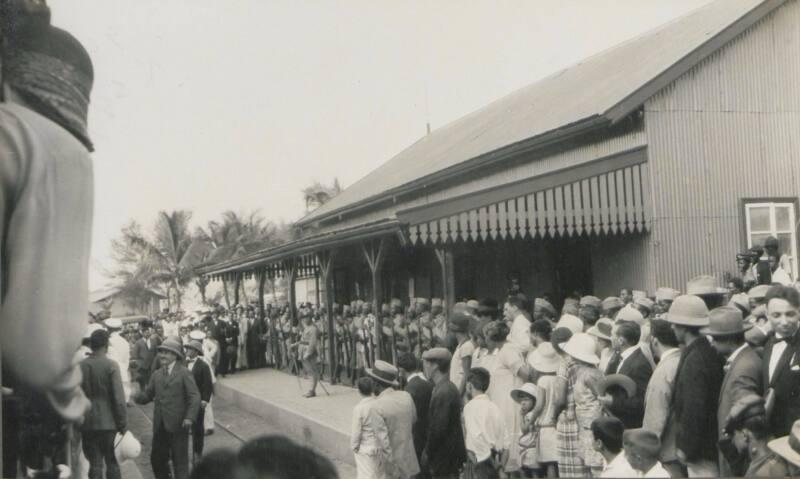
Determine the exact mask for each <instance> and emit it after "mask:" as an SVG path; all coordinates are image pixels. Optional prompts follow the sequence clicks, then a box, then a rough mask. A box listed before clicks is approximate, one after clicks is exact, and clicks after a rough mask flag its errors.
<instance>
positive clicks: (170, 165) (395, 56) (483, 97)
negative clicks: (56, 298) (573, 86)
mask: <svg viewBox="0 0 800 479" xmlns="http://www.w3.org/2000/svg"><path fill="white" fill-rule="evenodd" d="M708 2H709V0H528V1H521V0H518V1H496V0H492V1H488V0H487V1H477V0H473V1H455V0H453V1H446V0H437V1H435V2H433V1H430V0H419V1H409V0H403V1H400V0H398V1H374V0H363V1H355V0H353V1H322V0H319V1H300V0H285V1H273V0H226V1H224V2H221V1H219V0H49V1H48V4H49V5H50V6H51V8H52V10H53V23H54V24H55V25H57V26H60V27H63V28H66V29H67V30H69V31H70V32H72V33H73V34H74V35H75V36H76V37H78V38H79V39H80V40H81V41H82V42H83V43H84V45H85V46H86V48H87V49H88V50H89V53H90V54H91V55H92V58H93V61H94V66H95V88H94V94H93V98H92V105H91V112H90V118H89V121H90V131H91V133H92V136H93V140H94V142H95V146H96V150H97V151H96V152H95V154H94V162H95V220H94V234H93V245H92V277H91V287H92V288H98V287H101V286H103V285H104V284H105V283H106V279H105V278H104V277H103V276H102V274H101V271H102V269H103V267H107V266H109V265H110V258H109V250H110V248H109V243H110V240H111V239H112V238H114V237H115V236H117V235H118V233H119V230H120V228H121V227H122V226H123V225H124V224H125V223H127V222H128V221H130V220H131V219H136V220H137V221H139V222H141V223H142V224H144V225H146V226H147V227H148V228H150V227H151V225H152V222H153V220H154V218H155V215H156V213H157V212H158V211H159V210H173V209H189V210H192V211H193V212H194V222H195V224H196V225H204V224H206V222H207V221H209V220H211V219H215V218H217V217H219V215H220V214H221V213H222V212H223V211H225V210H229V209H232V210H235V211H240V212H248V211H251V210H253V209H257V208H258V209H261V210H262V212H263V213H264V215H265V216H266V217H267V218H269V219H273V220H276V221H280V220H285V221H293V220H295V219H297V218H299V217H300V216H301V215H302V214H303V212H304V203H303V201H302V195H301V193H300V190H301V189H302V188H303V187H305V186H307V185H308V184H310V183H312V182H313V181H314V180H320V181H323V182H326V183H327V182H331V181H332V179H333V178H334V177H338V178H339V181H340V182H341V183H342V185H343V186H345V187H346V186H347V185H349V184H352V183H353V182H354V181H356V180H357V179H359V178H360V177H362V176H364V175H365V174H366V173H368V172H369V171H371V170H372V169H374V168H376V167H377V166H378V165H380V164H381V163H383V162H384V161H386V160H388V159H389V158H391V157H392V156H393V155H395V154H396V153H398V152H399V151H400V150H401V149H403V148H404V147H406V146H408V145H409V144H411V143H412V142H414V141H415V140H417V139H418V138H419V137H420V136H422V135H424V134H425V130H426V123H427V122H430V123H431V125H432V127H433V128H434V129H435V128H436V127H438V126H441V125H443V124H445V123H447V122H449V121H452V120H454V119H456V118H458V117H460V116H462V115H464V114H466V113H469V112H471V111H473V110H475V109H477V108H479V107H481V106H483V105H485V104H486V103H489V102H491V101H492V100H494V99H497V98H499V97H501V96H503V95H505V94H507V93H509V92H511V91H513V90H515V89H517V88H520V87H522V86H524V85H526V84H529V83H532V82H534V81H536V80H537V79H539V78H542V77H543V76H546V75H547V74H549V73H552V72H553V71H556V70H559V69H561V68H564V67H567V66H569V65H570V64H573V63H575V62H577V61H580V60H581V59H582V58H584V57H586V56H589V55H591V54H593V53H596V52H598V51H601V50H603V49H605V48H608V47H610V46H613V45H615V44H617V43H620V42H622V41H624V40H626V39H628V38H630V37H632V36H635V35H637V34H639V33H643V32H645V31H647V30H650V29H652V28H653V27H655V26H658V25H659V24H661V23H664V22H666V21H669V20H671V19H673V18H675V17H677V16H680V15H682V14H685V13H687V12H688V11H690V10H692V9H694V8H697V7H698V6H701V5H703V4H706V3H708ZM587 88H591V85H587ZM543 114H546V112H543Z"/></svg>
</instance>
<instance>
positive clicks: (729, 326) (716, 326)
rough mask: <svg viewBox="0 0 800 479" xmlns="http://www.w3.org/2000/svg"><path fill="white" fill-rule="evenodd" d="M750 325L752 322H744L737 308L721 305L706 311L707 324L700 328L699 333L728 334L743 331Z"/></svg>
mask: <svg viewBox="0 0 800 479" xmlns="http://www.w3.org/2000/svg"><path fill="white" fill-rule="evenodd" d="M752 327H753V325H752V324H750V323H745V322H744V317H743V316H742V312H741V311H740V310H739V308H736V307H733V306H722V307H719V308H714V309H712V310H711V312H709V313H708V326H706V327H705V328H702V329H700V333H701V334H705V335H707V336H730V335H733V334H740V333H744V332H745V331H747V330H748V329H750V328H752Z"/></svg>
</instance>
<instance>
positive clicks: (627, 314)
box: [615, 305, 647, 326]
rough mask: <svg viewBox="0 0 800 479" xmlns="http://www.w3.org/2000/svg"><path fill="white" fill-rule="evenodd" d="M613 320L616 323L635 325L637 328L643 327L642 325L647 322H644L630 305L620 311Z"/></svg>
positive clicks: (642, 317)
mask: <svg viewBox="0 0 800 479" xmlns="http://www.w3.org/2000/svg"><path fill="white" fill-rule="evenodd" d="M615 319H616V320H617V322H619V321H628V322H631V323H636V324H638V325H639V326H644V324H645V323H646V322H647V321H645V319H644V316H643V315H642V313H640V312H639V310H638V309H636V308H634V307H633V306H631V305H626V306H625V307H624V308H622V309H620V310H619V313H617V317H616V318H615Z"/></svg>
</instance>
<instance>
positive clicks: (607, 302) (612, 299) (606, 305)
mask: <svg viewBox="0 0 800 479" xmlns="http://www.w3.org/2000/svg"><path fill="white" fill-rule="evenodd" d="M623 306H625V303H624V302H623V301H622V300H621V299H619V298H618V297H616V296H609V297H608V298H606V299H604V300H603V302H602V303H600V307H602V308H603V309H605V310H606V311H608V310H610V309H615V308H621V307H623Z"/></svg>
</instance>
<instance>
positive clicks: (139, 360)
mask: <svg viewBox="0 0 800 479" xmlns="http://www.w3.org/2000/svg"><path fill="white" fill-rule="evenodd" d="M140 327H141V330H142V337H141V338H139V339H138V340H137V341H136V343H135V344H134V345H133V354H132V355H131V358H132V360H133V361H135V363H136V366H137V374H138V375H137V382H138V383H139V389H140V390H144V389H145V388H146V387H147V383H149V382H150V374H151V373H152V371H153V370H154V369H155V368H157V367H158V363H157V362H156V357H157V348H158V346H159V344H161V340H160V338H159V337H158V335H157V334H154V332H153V324H152V323H151V322H150V321H142V323H141V325H140Z"/></svg>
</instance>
